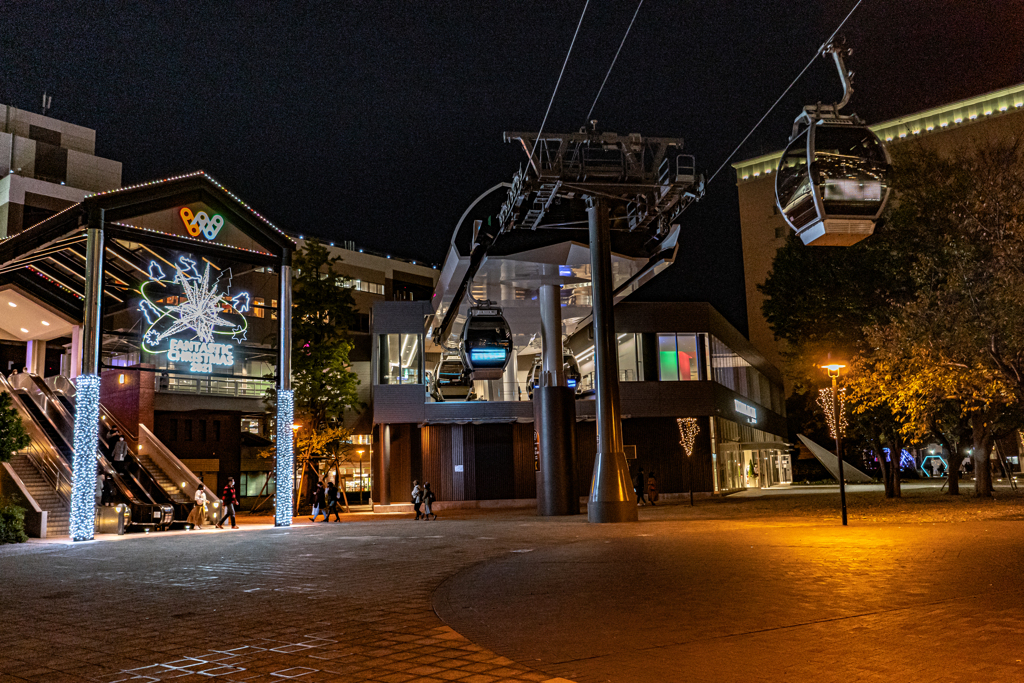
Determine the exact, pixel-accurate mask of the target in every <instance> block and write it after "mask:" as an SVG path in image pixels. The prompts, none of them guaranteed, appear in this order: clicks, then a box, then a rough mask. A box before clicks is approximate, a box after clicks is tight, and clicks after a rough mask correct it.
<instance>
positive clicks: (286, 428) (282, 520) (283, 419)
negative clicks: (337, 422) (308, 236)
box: [274, 251, 295, 526]
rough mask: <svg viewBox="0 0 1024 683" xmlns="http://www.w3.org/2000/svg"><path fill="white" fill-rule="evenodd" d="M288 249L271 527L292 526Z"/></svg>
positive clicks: (283, 285)
mask: <svg viewBox="0 0 1024 683" xmlns="http://www.w3.org/2000/svg"><path fill="white" fill-rule="evenodd" d="M290 264H291V252H290V251H286V252H285V254H284V255H283V256H282V259H281V269H280V274H279V275H280V276H279V282H278V285H279V287H280V292H279V294H278V297H279V299H278V309H277V319H278V325H279V326H280V327H279V336H278V345H277V354H278V365H277V472H276V475H275V476H276V478H277V495H276V497H275V501H276V502H275V507H274V526H291V524H292V491H293V490H294V487H295V448H294V446H293V439H294V438H295V432H294V431H293V430H292V426H293V425H294V423H295V394H294V392H293V391H292V268H291V265H290Z"/></svg>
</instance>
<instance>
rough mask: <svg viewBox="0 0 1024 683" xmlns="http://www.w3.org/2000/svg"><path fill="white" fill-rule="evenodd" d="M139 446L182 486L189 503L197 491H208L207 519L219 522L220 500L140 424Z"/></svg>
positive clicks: (168, 475) (177, 485)
mask: <svg viewBox="0 0 1024 683" xmlns="http://www.w3.org/2000/svg"><path fill="white" fill-rule="evenodd" d="M139 446H141V447H142V448H141V452H142V453H143V454H144V455H146V456H147V457H148V458H149V459H150V460H151V461H153V464H154V465H156V466H157V467H158V468H160V469H161V470H162V471H163V473H164V474H165V475H167V477H168V478H170V480H171V481H172V482H174V485H175V486H176V487H179V486H180V488H181V492H182V493H183V494H184V495H186V496H187V497H188V499H189V501H194V500H195V496H196V491H197V490H198V489H199V488H203V489H204V490H205V491H206V503H207V508H206V509H207V518H208V519H209V520H210V521H212V522H214V523H216V522H217V521H218V519H219V514H220V508H221V505H220V498H218V497H217V496H215V495H214V493H213V491H211V490H210V489H209V488H207V487H206V486H205V485H204V484H203V480H202V479H200V478H199V477H198V476H196V474H195V473H194V472H192V470H190V469H189V468H188V467H186V466H185V463H183V462H181V460H178V457H177V456H176V455H174V453H173V452H171V449H169V448H167V446H165V445H164V443H163V442H162V441H161V440H160V439H158V438H157V437H156V435H155V434H154V433H153V432H151V431H149V428H148V427H146V425H144V424H142V423H139ZM181 484H184V486H181ZM190 506H191V503H190Z"/></svg>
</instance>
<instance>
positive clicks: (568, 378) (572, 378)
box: [526, 351, 583, 399]
mask: <svg viewBox="0 0 1024 683" xmlns="http://www.w3.org/2000/svg"><path fill="white" fill-rule="evenodd" d="M543 370H544V363H543V360H542V358H541V356H540V355H539V354H538V355H537V357H536V358H534V359H533V365H532V366H530V372H529V374H528V375H527V376H526V393H527V395H528V396H529V397H530V399H533V389H534V387H539V386H540V375H541V372H543ZM562 371H563V372H564V373H565V385H566V386H567V387H569V388H570V389H572V390H573V391H575V392H576V394H579V393H580V392H581V391H582V390H583V374H582V373H581V372H580V364H579V363H577V362H576V356H574V355H572V353H570V352H569V351H566V352H564V353H563V354H562Z"/></svg>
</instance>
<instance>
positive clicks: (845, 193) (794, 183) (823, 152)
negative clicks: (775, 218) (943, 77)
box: [775, 119, 889, 247]
mask: <svg viewBox="0 0 1024 683" xmlns="http://www.w3.org/2000/svg"><path fill="white" fill-rule="evenodd" d="M888 175H889V154H888V152H887V151H886V149H885V146H884V145H883V144H882V143H881V141H880V140H879V139H878V136H876V135H875V134H874V133H873V132H872V131H871V129H870V128H868V127H867V126H863V125H855V124H853V123H850V122H849V120H839V121H827V120H819V121H813V119H812V123H811V124H810V125H807V126H805V127H803V129H802V130H801V131H800V132H799V133H798V134H797V135H796V136H795V137H794V138H793V139H792V140H791V141H790V143H789V146H788V147H787V148H786V151H785V152H784V153H783V155H782V160H781V161H780V162H779V170H778V173H777V174H776V177H775V194H776V201H777V202H778V207H779V210H780V211H781V213H782V215H783V216H784V217H785V219H786V222H787V223H788V224H789V226H790V227H791V228H793V230H794V231H796V234H797V235H799V237H800V239H801V241H803V243H804V244H808V245H812V244H813V245H814V246H834V247H842V246H849V245H851V244H856V243H857V242H859V241H861V240H862V239H864V238H866V237H868V236H870V235H871V234H872V233H873V232H874V229H875V224H876V222H877V221H878V219H879V217H880V216H881V214H882V210H883V209H884V208H885V203H886V201H887V200H888V197H889V179H888Z"/></svg>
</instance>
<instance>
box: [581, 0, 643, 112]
mask: <svg viewBox="0 0 1024 683" xmlns="http://www.w3.org/2000/svg"><path fill="white" fill-rule="evenodd" d="M643 4H644V0H640V4H638V5H637V6H636V11H635V12H633V18H632V19H630V21H629V26H627V27H626V33H625V34H624V35H623V36H622V42H621V43H619V49H618V50H616V51H615V57H614V58H612V64H611V66H609V67H608V73H606V74H605V75H604V80H603V81H601V87H600V88H598V90H597V97H595V98H594V103H593V104H592V105H590V111H588V112H587V118H586V119H585V121H590V115H591V114H593V113H594V107H596V106H597V100H598V99H600V97H601V93H602V92H604V86H605V84H606V83H607V82H608V77H609V76H611V75H612V69H614V68H615V62H616V61H618V59H619V53H620V52H622V46H623V45H625V44H626V38H628V37H629V32H630V30H631V29H632V28H633V22H635V21H636V15H638V14H640V8H641V7H642V6H643Z"/></svg>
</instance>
